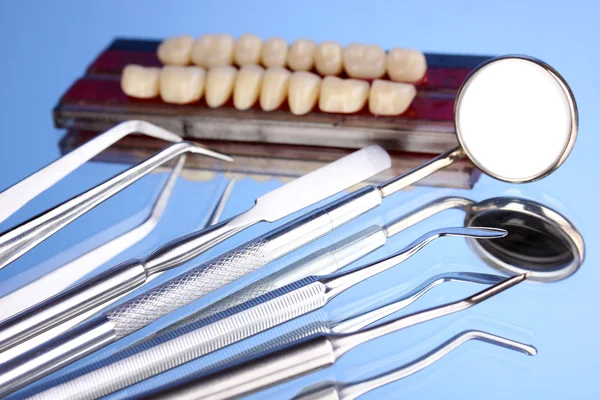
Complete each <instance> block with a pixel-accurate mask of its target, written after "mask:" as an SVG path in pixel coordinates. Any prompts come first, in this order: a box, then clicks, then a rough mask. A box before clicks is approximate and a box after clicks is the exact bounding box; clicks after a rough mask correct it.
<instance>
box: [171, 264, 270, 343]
mask: <svg viewBox="0 0 600 400" xmlns="http://www.w3.org/2000/svg"><path fill="white" fill-rule="evenodd" d="M277 275H278V274H277V272H276V273H274V274H272V275H269V276H267V277H265V278H262V279H260V280H258V281H256V282H254V283H252V284H250V285H248V286H246V287H244V288H242V289H240V290H238V291H237V292H234V293H232V294H230V295H229V296H226V297H224V298H222V299H221V300H219V301H217V302H215V303H213V304H211V305H209V306H207V307H205V308H203V309H201V310H199V311H198V312H195V313H194V314H191V315H190V316H189V317H186V318H184V319H182V320H181V321H178V322H176V323H175V324H173V325H171V326H169V327H168V328H166V329H165V330H164V332H165V333H166V332H173V331H175V330H177V329H179V328H181V327H183V326H186V325H189V324H192V323H194V322H198V321H201V320H203V319H206V318H208V317H211V316H213V315H215V314H218V313H220V312H223V311H225V310H228V309H230V308H233V307H235V306H237V305H240V304H242V303H245V302H247V301H250V300H253V299H255V298H257V297H259V296H262V295H263V294H266V293H269V292H272V291H273V290H275V289H277V288H278V286H277V285H276V284H275V283H276V281H275V279H274V278H276V276H277ZM162 332H163V331H161V333H162Z"/></svg>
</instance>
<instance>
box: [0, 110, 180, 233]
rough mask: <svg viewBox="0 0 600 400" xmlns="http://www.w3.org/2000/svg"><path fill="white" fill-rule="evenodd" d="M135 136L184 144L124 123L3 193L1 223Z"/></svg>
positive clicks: (141, 123)
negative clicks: (119, 143) (97, 157)
mask: <svg viewBox="0 0 600 400" xmlns="http://www.w3.org/2000/svg"><path fill="white" fill-rule="evenodd" d="M132 133H135V134H138V135H139V134H142V135H146V136H150V137H154V138H156V139H161V140H166V141H168V142H173V143H177V142H181V141H183V139H182V138H181V137H180V136H178V135H176V134H174V133H172V132H169V131H167V130H165V129H163V128H161V127H158V126H156V125H153V124H150V123H148V122H146V121H137V120H131V121H125V122H121V123H120V124H118V125H116V126H114V127H112V128H110V129H109V130H107V131H105V132H103V133H101V134H99V135H98V136H96V137H94V138H93V139H91V140H89V141H87V142H86V143H84V144H82V145H81V146H79V147H78V148H76V149H75V150H73V151H71V152H69V153H68V154H65V155H64V156H62V157H61V158H59V159H58V160H56V161H53V162H52V163H50V164H48V165H46V166H45V167H44V168H41V169H40V170H38V171H37V172H35V173H33V174H31V175H29V176H28V177H27V178H25V179H22V180H21V181H19V182H17V183H15V184H14V185H12V186H11V187H9V188H8V189H5V190H4V191H2V192H1V193H0V223H1V222H3V221H4V220H5V219H7V218H8V217H10V216H11V215H12V214H14V213H15V212H16V211H18V210H19V209H20V208H21V207H23V206H24V205H25V204H27V203H29V202H30V201H31V200H32V199H33V198H35V197H37V196H38V195H39V194H40V193H43V192H44V191H45V190H47V189H48V188H49V187H51V186H52V185H54V184H55V183H56V182H58V181H60V180H61V179H62V178H64V177H65V176H67V175H69V174H70V173H71V172H73V171H74V170H76V169H77V168H78V167H80V166H81V165H83V164H84V163H85V162H87V161H89V160H91V159H92V158H93V157H95V156H96V155H98V154H100V153H101V152H102V151H103V150H105V149H107V148H108V147H110V146H111V145H113V144H114V143H116V142H118V141H119V140H121V139H122V138H124V137H125V136H127V135H129V134H132Z"/></svg>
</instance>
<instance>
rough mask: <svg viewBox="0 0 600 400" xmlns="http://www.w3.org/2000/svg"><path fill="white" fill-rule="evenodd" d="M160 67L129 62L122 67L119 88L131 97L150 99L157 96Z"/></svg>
mask: <svg viewBox="0 0 600 400" xmlns="http://www.w3.org/2000/svg"><path fill="white" fill-rule="evenodd" d="M159 75H160V68H150V67H142V66H141V65H136V64H130V65H127V66H126V67H125V68H123V73H122V74H121V90H123V92H124V93H125V94H126V95H127V96H131V97H137V98H138V99H151V98H153V97H156V96H158V81H159Z"/></svg>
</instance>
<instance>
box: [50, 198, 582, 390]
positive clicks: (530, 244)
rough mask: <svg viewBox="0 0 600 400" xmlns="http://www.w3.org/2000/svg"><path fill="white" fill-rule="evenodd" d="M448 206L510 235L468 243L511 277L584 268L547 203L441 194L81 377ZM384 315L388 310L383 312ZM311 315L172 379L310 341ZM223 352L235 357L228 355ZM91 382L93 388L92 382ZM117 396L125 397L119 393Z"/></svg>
mask: <svg viewBox="0 0 600 400" xmlns="http://www.w3.org/2000/svg"><path fill="white" fill-rule="evenodd" d="M449 209H461V210H464V211H465V212H466V217H465V222H464V223H465V226H477V225H482V226H483V225H486V224H487V225H491V226H493V227H495V228H499V229H506V230H508V231H510V232H511V233H512V234H509V235H507V236H505V237H503V238H498V239H495V240H494V241H485V240H483V241H480V240H478V239H476V238H467V242H468V243H469V244H470V245H471V247H472V248H473V249H474V250H475V252H476V254H477V255H478V256H479V257H481V258H482V260H483V261H485V262H486V263H488V264H489V265H490V266H492V267H493V268H495V269H498V270H500V271H501V272H507V273H509V274H511V273H512V274H514V273H524V272H530V273H531V275H530V277H529V280H533V281H541V282H550V281H556V280H559V279H565V278H567V277H569V276H571V275H572V274H573V273H574V272H575V271H577V270H578V268H579V267H580V265H581V264H582V263H583V260H584V255H585V245H584V241H583V238H582V236H581V234H580V233H579V231H578V230H577V228H576V227H575V226H574V225H573V224H572V223H571V222H570V221H569V220H568V219H567V218H565V217H564V216H562V215H561V214H560V213H558V212H557V211H555V210H553V209H551V208H549V207H547V206H545V205H542V204H540V203H537V202H534V201H531V200H527V199H523V198H516V197H497V198H491V199H487V200H483V201H480V202H474V201H472V200H470V199H466V198H462V197H443V198H440V199H437V200H434V201H432V202H430V203H428V204H425V205H424V206H422V207H420V208H418V209H416V210H415V211H413V212H410V213H408V214H406V215H403V216H401V217H399V218H397V219H395V220H394V221H393V222H391V223H389V224H388V225H386V226H385V227H383V228H381V227H375V226H374V227H371V228H368V229H365V230H364V231H362V232H360V233H358V234H356V235H352V236H351V237H349V238H347V239H345V240H342V241H340V242H338V243H336V244H334V245H332V246H330V248H327V249H324V250H321V251H318V252H316V253H315V254H311V255H309V256H307V257H305V258H303V259H302V260H299V261H298V262H296V263H293V264H291V265H289V266H288V267H285V268H283V269H282V270H280V271H277V272H275V273H273V274H271V275H269V276H267V277H265V278H263V279H261V280H259V281H257V282H254V283H253V284H251V285H249V286H247V287H245V288H243V289H241V290H239V291H237V292H235V293H232V294H231V295H229V296H227V297H225V298H223V299H221V300H219V301H217V302H216V303H213V304H211V305H209V306H208V307H205V308H203V309H201V310H199V311H198V312H196V313H194V314H192V315H190V316H189V317H187V318H185V319H183V320H182V321H180V322H178V323H176V324H173V325H171V326H169V327H167V328H165V329H163V330H161V331H159V332H157V333H156V334H154V335H152V336H150V337H149V338H147V339H145V340H143V341H141V342H139V343H136V344H135V345H133V346H131V347H129V348H126V349H124V350H123V351H121V352H119V353H116V354H114V355H113V356H111V357H108V358H107V359H104V360H101V361H100V362H97V363H92V365H88V366H86V367H84V368H82V369H81V373H83V371H85V372H86V373H87V372H89V371H91V370H93V369H96V368H99V367H101V366H103V365H106V364H108V363H111V362H115V361H117V360H119V359H121V358H122V357H125V356H129V355H131V354H133V353H135V352H138V351H142V350H144V349H146V348H147V347H148V346H152V345H156V344H159V343H162V342H163V341H165V340H168V339H170V338H172V337H173V336H176V335H177V334H178V333H181V332H185V329H186V328H185V327H186V326H190V325H191V324H193V323H194V322H197V321H201V320H202V319H205V318H208V317H210V316H211V315H214V314H217V313H219V312H221V311H223V310H225V309H227V308H231V307H234V306H236V305H238V304H241V303H244V302H246V301H249V300H251V299H254V298H256V297H258V296H260V295H262V294H264V293H267V292H269V291H272V290H275V289H278V288H280V287H282V286H285V285H287V284H289V283H291V282H293V281H294V279H300V278H303V277H305V276H308V275H311V274H312V275H321V274H326V273H331V272H334V271H337V270H339V269H341V268H343V267H344V266H346V265H348V264H350V263H351V262H353V261H355V260H357V259H358V258H360V257H362V256H364V255H365V254H367V253H369V252H371V251H373V250H374V249H376V248H378V247H379V246H382V245H383V244H384V243H385V241H386V237H389V236H392V235H394V234H397V233H398V232H400V231H402V230H404V229H406V228H408V227H410V226H412V225H415V224H417V223H419V222H421V221H423V220H424V219H426V218H429V217H431V216H433V215H435V214H437V213H440V212H442V211H444V210H449ZM478 249H481V250H478ZM481 251H485V253H481ZM439 278H441V277H439ZM434 279H435V278H434ZM382 310H384V309H383V308H382ZM313 314H314V313H313ZM313 316H314V318H306V319H305V321H304V322H305V323H298V326H299V327H298V328H297V329H295V330H294V331H292V332H286V334H285V335H282V337H281V338H276V337H277V336H278V334H280V332H275V331H273V335H269V337H272V338H273V337H274V339H273V340H270V341H267V342H268V343H265V342H261V343H260V344H258V345H257V346H255V347H252V348H249V349H245V350H244V351H239V349H237V348H232V347H229V348H226V349H223V350H222V351H220V353H221V354H219V355H218V356H217V355H207V356H205V357H202V359H200V360H196V361H195V362H194V363H193V364H194V365H193V366H189V367H187V366H186V367H182V368H181V371H180V372H178V373H175V372H173V373H172V374H170V375H169V376H170V377H171V378H173V377H174V379H178V378H180V377H181V376H185V375H186V374H191V373H194V372H202V371H205V370H207V369H210V368H214V367H216V366H219V365H221V364H222V363H223V362H224V360H227V361H233V360H236V359H239V358H243V357H247V356H249V355H252V354H256V353H257V352H259V351H261V350H265V349H268V348H271V347H273V346H276V345H278V344H283V343H291V342H293V341H295V340H298V339H299V338H302V337H304V336H308V335H309V334H310V333H314V332H316V331H319V329H322V328H323V326H324V324H325V323H324V322H323V320H319V318H320V317H322V316H321V315H320V314H319V315H313ZM315 329H316V330H315ZM223 351H225V353H227V354H229V355H228V356H223V355H222V354H224V353H223ZM72 375H73V374H70V375H69V376H70V377H71V376H72ZM163 375H164V374H163ZM168 379H170V378H169V377H168V376H164V377H163V376H161V377H160V379H158V377H157V378H155V379H152V381H146V382H142V383H140V384H138V385H136V386H139V387H138V388H137V389H134V387H132V388H130V390H127V391H123V392H124V394H123V396H125V395H126V394H134V395H138V394H139V392H140V391H143V392H144V393H146V392H148V391H149V390H151V389H155V388H156V387H160V386H161V385H163V384H166V383H167V382H168ZM60 381H61V379H58V380H57V383H56V384H60ZM89 385H92V384H91V383H89ZM117 397H118V398H123V397H122V396H121V395H120V393H119V395H118V396H117Z"/></svg>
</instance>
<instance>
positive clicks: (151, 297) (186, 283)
mask: <svg viewBox="0 0 600 400" xmlns="http://www.w3.org/2000/svg"><path fill="white" fill-rule="evenodd" d="M380 203H381V194H380V193H379V190H378V189H376V188H373V187H367V188H364V189H362V190H360V191H358V192H356V193H351V194H349V195H347V196H345V197H343V198H342V199H339V200H338V201H336V202H334V203H332V204H330V205H328V206H326V207H323V208H321V209H318V210H315V211H313V212H311V213H309V214H307V215H306V216H305V217H302V218H300V219H298V220H296V221H292V222H291V223H288V224H286V225H284V226H282V227H280V228H278V229H276V230H274V231H272V232H270V233H268V234H266V235H263V236H262V237H260V238H258V239H255V240H253V241H251V242H248V243H246V244H244V245H242V246H240V247H238V248H236V249H234V250H232V251H230V252H227V253H225V254H223V255H222V256H220V257H217V258H215V259H213V260H211V261H209V262H207V263H205V264H202V265H200V266H198V267H196V268H193V269H191V270H190V271H188V272H186V273H184V274H182V275H179V276H178V277H176V278H174V279H171V280H169V281H167V282H165V283H163V284H161V285H159V286H157V287H156V288H154V289H152V290H150V291H148V292H146V293H143V294H141V295H139V296H137V297H135V298H133V299H131V300H129V301H128V302H125V303H123V304H121V305H119V306H118V307H115V308H114V309H112V310H109V311H108V312H107V313H106V316H107V318H108V319H109V320H111V321H112V322H113V323H114V324H115V330H116V332H117V336H118V337H119V338H121V337H123V336H126V335H128V334H130V333H132V332H135V331H137V330H138V329H141V328H143V327H144V326H146V325H148V324H149V323H151V322H153V321H155V320H157V319H158V318H160V317H162V316H164V315H167V314H168V313H170V312H173V311H175V310H177V309H179V308H181V307H183V306H185V305H187V304H190V303H191V302H193V301H195V300H197V299H199V298H201V297H203V296H205V295H207V294H209V293H211V292H213V291H215V290H217V289H219V288H221V287H223V286H225V285H227V284H229V283H231V282H233V281H235V280H237V279H239V278H241V277H242V276H244V275H246V274H248V273H250V272H253V271H255V270H257V269H258V268H261V267H263V266H265V265H267V264H268V263H270V262H272V261H274V260H276V259H278V258H279V257H282V256H283V255H285V254H288V253H290V252H292V251H294V250H296V249H298V248H300V247H302V246H304V245H306V244H308V243H310V242H312V241H313V240H315V239H317V238H319V237H321V236H323V235H325V234H327V233H329V232H330V231H331V230H333V229H334V228H336V227H338V226H340V225H342V224H344V223H346V222H347V221H349V220H352V219H353V218H356V217H357V216H359V215H361V214H363V213H364V212H366V211H368V210H370V209H372V208H374V207H376V206H378V205H379V204H380Z"/></svg>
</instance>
